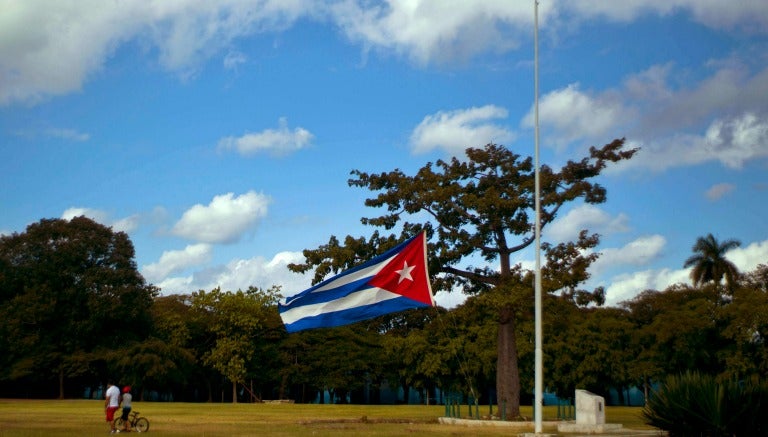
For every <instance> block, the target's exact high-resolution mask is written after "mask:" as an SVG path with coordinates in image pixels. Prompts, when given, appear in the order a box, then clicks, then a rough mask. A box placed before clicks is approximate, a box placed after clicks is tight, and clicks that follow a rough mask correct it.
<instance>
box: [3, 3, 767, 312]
mask: <svg viewBox="0 0 768 437" xmlns="http://www.w3.org/2000/svg"><path fill="white" fill-rule="evenodd" d="M533 18H534V14H533V1H476V2H463V1H437V0H435V1H415V0H414V1H390V2H376V1H373V2H371V1H360V0H339V1H325V2H322V1H304V0H292V1H284V0H281V1H277V0H276V1H264V0H262V1H235V0H222V1H216V2H199V1H183V0H180V1H175V2H168V1H161V0H157V1H151V0H148V1H140V2H139V1H136V2H103V1H100V0H93V1H89V0H78V1H53V0H51V1H28V0H18V1H16V0H0V172H2V178H3V183H2V185H0V205H1V206H2V214H0V233H4V234H10V233H13V232H22V231H24V229H25V227H26V226H27V225H29V224H30V223H34V222H36V221H39V220H40V219H42V218H58V217H61V218H71V217H73V216H77V215H86V216H89V217H91V218H94V219H96V220H97V221H99V222H101V223H104V224H106V225H108V226H112V227H113V228H114V229H115V230H121V231H125V232H127V233H128V234H129V235H130V237H131V239H132V241H133V243H134V245H135V248H136V261H137V265H138V267H139V269H140V270H141V272H142V274H143V275H144V276H145V278H146V279H147V280H148V281H149V282H151V283H153V284H155V285H157V286H159V287H161V289H162V292H163V294H170V293H179V292H192V291H196V290H199V289H206V290H207V289H211V288H213V287H216V286H221V287H222V288H224V289H231V290H235V289H238V288H246V287H248V286H249V285H254V286H258V287H269V286H271V285H273V284H276V285H281V286H282V287H283V293H284V294H285V295H291V294H294V293H296V292H299V291H301V290H303V289H304V288H306V287H307V286H308V285H309V280H310V279H309V278H308V277H306V276H302V275H298V274H293V273H290V272H289V271H288V270H287V269H286V267H285V266H286V265H287V264H288V263H290V262H300V261H302V260H303V258H302V257H301V250H303V249H305V248H315V247H317V246H318V245H320V244H324V243H326V242H327V241H328V238H329V237H330V236H331V235H336V236H338V237H340V238H341V237H344V236H346V235H348V234H350V235H354V236H363V235H366V236H367V235H369V234H370V232H372V231H373V228H369V227H364V226H362V225H361V224H360V222H359V219H360V217H363V216H373V215H375V213H376V211H374V210H371V209H368V208H366V207H365V206H364V205H363V200H364V199H365V198H366V197H368V196H370V195H371V193H369V192H366V191H363V190H361V189H358V188H351V187H348V186H347V179H348V178H349V172H350V170H353V169H359V170H362V171H366V172H380V171H389V170H393V169H395V168H400V169H402V170H404V171H405V172H407V173H410V174H412V173H413V172H415V170H416V169H418V168H420V167H422V166H423V165H425V164H426V163H427V162H434V161H435V160H437V159H446V158H450V157H451V156H461V155H462V152H463V150H464V149H465V148H466V147H481V146H483V145H485V144H487V143H489V142H494V143H498V144H504V145H506V146H507V147H509V148H510V149H512V150H513V151H515V152H516V153H519V154H522V155H524V156H525V155H532V154H533V152H534V147H533V125H532V108H533V99H534V91H533V77H534V76H533V27H534V26H533ZM766 29H768V6H766V5H765V3H764V2H763V1H760V0H744V1H739V2H725V1H716V0H711V1H699V0H666V1H655V0H647V1H642V0H637V1H623V2H615V1H609V0H602V1H601V0H593V1H587V0H584V1H578V2H565V1H560V2H554V1H542V2H541V3H540V7H539V68H540V75H539V77H540V126H541V160H542V163H545V164H547V165H550V166H554V167H559V166H560V165H562V164H563V163H564V162H566V161H567V160H568V159H580V158H581V157H583V156H586V150H587V149H588V147H589V146H592V145H597V146H601V145H603V144H605V143H608V142H610V141H612V140H613V139H614V138H620V137H626V139H627V142H628V144H629V145H631V146H632V147H640V148H641V152H640V153H639V154H638V155H637V156H636V157H635V158H634V159H633V160H632V161H630V162H628V163H624V164H622V165H620V166H616V167H614V168H610V169H609V170H608V171H606V172H605V174H604V175H602V176H601V178H600V183H602V184H604V185H605V186H606V187H607V188H608V201H607V202H606V203H605V204H602V205H596V206H587V205H583V204H579V203H576V204H573V205H570V206H569V208H567V209H564V210H562V211H561V213H560V215H559V218H558V221H557V222H555V223H553V224H552V225H551V226H550V227H547V228H545V229H544V231H543V239H544V240H545V241H551V242H559V241H563V240H568V239H572V238H573V237H574V236H575V235H576V234H577V233H578V231H579V230H580V229H584V228H586V229H589V230H590V231H591V232H597V233H599V234H601V235H602V243H601V245H600V247H599V249H598V250H599V251H600V252H601V253H602V254H603V256H602V257H601V258H600V260H599V261H598V262H597V263H596V264H595V265H594V266H593V269H592V278H591V279H590V282H589V283H588V284H587V286H589V287H595V286H604V287H606V289H607V292H608V302H609V303H611V304H614V303H617V302H619V301H622V300H625V299H629V298H631V297H633V296H634V295H636V294H637V293H639V292H641V291H643V290H646V289H659V290H661V289H664V288H666V287H667V286H669V285H671V284H674V283H678V282H688V271H686V270H684V269H683V262H684V260H685V259H686V258H687V257H688V256H689V255H690V254H691V246H692V245H693V243H694V242H695V240H696V238H697V237H699V236H703V235H706V234H707V233H710V232H711V233H713V234H714V235H715V236H716V237H718V238H720V239H729V238H735V239H738V240H740V241H741V242H742V245H741V247H740V248H739V249H736V250H734V251H732V252H729V253H728V258H729V259H730V260H732V261H733V262H734V263H735V264H736V265H737V266H738V267H739V268H740V269H742V270H743V271H750V270H753V269H754V268H755V267H756V266H757V265H758V264H761V263H763V264H764V263H768V226H766V217H767V216H768V205H767V204H768V202H766V201H765V199H766V197H768V31H766ZM515 261H516V262H520V263H522V264H523V265H524V266H532V264H533V254H532V253H520V254H518V256H517V258H516V259H515ZM461 299H462V298H461V296H460V295H458V294H454V295H450V296H446V295H438V296H437V301H438V303H441V304H443V305H446V306H450V305H453V304H455V303H456V302H459V301H460V300H461Z"/></svg>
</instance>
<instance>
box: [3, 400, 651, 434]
mask: <svg viewBox="0 0 768 437" xmlns="http://www.w3.org/2000/svg"><path fill="white" fill-rule="evenodd" d="M486 408H488V407H487V406H486ZM134 410H137V411H139V412H140V413H141V415H142V416H145V417H147V418H148V419H149V421H150V429H149V432H150V433H151V434H152V435H158V436H182V435H183V436H252V435H259V436H275V437H278V436H307V437H309V436H312V437H326V436H327V437H331V436H350V437H352V436H355V437H357V436H361V437H374V436H382V437H383V436H510V435H516V434H517V433H518V432H532V431H533V427H532V426H531V427H530V428H529V429H522V430H520V431H518V430H512V429H510V428H505V427H487V426H483V427H467V426H461V425H444V424H439V423H438V421H437V418H438V417H440V416H444V415H445V407H443V406H441V405H435V406H424V405H299V404H237V405H233V404H192V403H160V402H134ZM482 412H483V411H482V410H481V413H482ZM521 413H522V414H523V415H525V416H528V417H530V415H531V409H530V407H527V408H526V407H522V411H521ZM555 415H556V411H555V410H554V407H551V408H550V407H545V409H544V420H545V421H550V420H555ZM606 418H607V419H606V421H607V422H609V423H622V424H623V425H624V427H625V428H630V429H638V430H640V429H645V430H647V429H650V428H649V427H648V426H646V425H644V424H643V423H642V420H641V419H640V408H630V407H608V409H607V410H606ZM108 429H109V427H108V425H107V424H106V422H105V420H104V403H103V401H95V400H64V401H55V400H9V399H0V437H11V436H46V437H48V436H72V435H103V434H107V431H108ZM544 431H545V432H550V433H555V432H556V428H554V427H552V426H549V425H548V426H546V427H545V429H544Z"/></svg>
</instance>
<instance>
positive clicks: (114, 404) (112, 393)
mask: <svg viewBox="0 0 768 437" xmlns="http://www.w3.org/2000/svg"><path fill="white" fill-rule="evenodd" d="M118 408H120V389H119V388H117V386H116V385H115V384H113V383H112V381H109V382H107V393H106V394H105V396H104V412H105V414H106V416H107V423H109V429H110V431H109V433H110V434H114V433H115V432H117V431H116V430H115V411H117V409H118Z"/></svg>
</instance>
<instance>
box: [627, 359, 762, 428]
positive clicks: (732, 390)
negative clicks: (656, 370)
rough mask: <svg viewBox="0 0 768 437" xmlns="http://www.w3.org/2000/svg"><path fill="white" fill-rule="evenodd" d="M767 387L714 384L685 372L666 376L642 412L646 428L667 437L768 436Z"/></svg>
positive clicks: (749, 383)
mask: <svg viewBox="0 0 768 437" xmlns="http://www.w3.org/2000/svg"><path fill="white" fill-rule="evenodd" d="M766 408H768V384H766V383H765V382H760V381H758V380H748V381H726V382H718V381H717V380H716V379H715V377H713V376H711V375H704V374H700V373H698V372H688V373H684V374H682V375H679V376H670V377H669V378H667V380H666V381H665V382H664V383H663V384H661V386H660V387H659V388H658V389H657V390H655V391H654V392H653V393H652V394H651V396H650V397H649V399H648V402H647V404H646V406H645V408H644V409H643V412H642V416H643V420H644V421H645V423H646V424H648V425H651V426H654V427H656V428H659V429H663V430H665V431H668V432H669V435H670V436H699V437H719V436H742V435H744V436H751V435H768V414H766Z"/></svg>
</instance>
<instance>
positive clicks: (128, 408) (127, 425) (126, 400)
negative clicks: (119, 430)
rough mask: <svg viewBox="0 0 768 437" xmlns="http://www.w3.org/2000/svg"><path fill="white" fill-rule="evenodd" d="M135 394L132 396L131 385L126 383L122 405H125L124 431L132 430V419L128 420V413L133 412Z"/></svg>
mask: <svg viewBox="0 0 768 437" xmlns="http://www.w3.org/2000/svg"><path fill="white" fill-rule="evenodd" d="M132 398H133V396H131V386H130V385H126V386H125V387H123V397H122V400H121V406H122V407H123V431H124V432H130V431H131V421H130V420H128V415H129V414H130V413H131V400H132Z"/></svg>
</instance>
